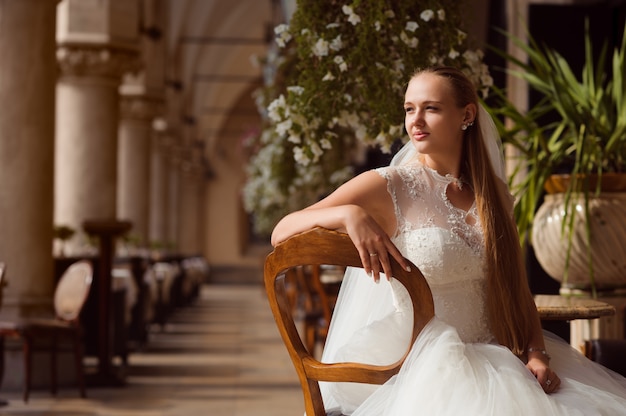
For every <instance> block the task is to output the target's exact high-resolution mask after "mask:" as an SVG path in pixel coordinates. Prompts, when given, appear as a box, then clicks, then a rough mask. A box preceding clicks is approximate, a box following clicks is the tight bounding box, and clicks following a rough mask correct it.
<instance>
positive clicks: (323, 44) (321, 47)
mask: <svg viewBox="0 0 626 416" xmlns="http://www.w3.org/2000/svg"><path fill="white" fill-rule="evenodd" d="M313 54H314V55H315V56H327V55H328V42H327V41H325V40H324V39H321V38H320V39H318V41H317V42H315V46H313Z"/></svg>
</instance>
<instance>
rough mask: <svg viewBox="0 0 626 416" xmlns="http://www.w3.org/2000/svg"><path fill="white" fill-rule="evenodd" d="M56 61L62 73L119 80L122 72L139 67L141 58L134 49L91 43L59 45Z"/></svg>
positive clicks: (133, 70) (136, 69)
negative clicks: (96, 45) (97, 45)
mask: <svg viewBox="0 0 626 416" xmlns="http://www.w3.org/2000/svg"><path fill="white" fill-rule="evenodd" d="M57 62H58V64H59V68H60V69H61V74H62V75H78V76H98V77H105V78H115V79H118V80H120V81H121V79H122V76H123V75H124V74H126V73H128V72H137V71H139V70H140V68H141V59H140V56H139V53H138V52H137V51H135V50H130V49H116V48H112V47H94V46H92V45H91V46H87V45H68V44H65V45H60V46H59V47H58V48H57Z"/></svg>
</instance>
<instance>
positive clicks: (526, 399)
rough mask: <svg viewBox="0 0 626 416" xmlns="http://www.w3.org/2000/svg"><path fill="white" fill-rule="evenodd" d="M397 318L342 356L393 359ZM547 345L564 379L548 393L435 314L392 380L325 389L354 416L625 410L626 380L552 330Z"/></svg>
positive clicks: (495, 349)
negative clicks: (389, 349) (388, 352)
mask: <svg viewBox="0 0 626 416" xmlns="http://www.w3.org/2000/svg"><path fill="white" fill-rule="evenodd" d="M400 318H401V317H400V316H399V315H396V316H393V314H392V315H391V316H390V317H389V320H383V321H379V322H378V323H377V324H376V325H373V326H372V327H370V328H368V329H367V330H366V331H364V332H361V333H359V334H358V335H357V336H356V337H355V338H354V340H355V343H354V344H352V345H347V346H346V347H345V348H343V349H342V350H341V354H340V355H339V356H338V357H340V358H348V357H355V355H359V356H360V358H364V356H367V357H368V358H369V359H368V361H369V362H376V361H379V362H388V361H389V360H388V358H386V359H384V356H385V354H383V350H384V349H385V348H384V345H388V346H391V345H395V344H394V341H397V338H396V339H394V337H396V336H397V335H399V333H395V331H394V329H393V327H394V326H395V325H394V322H393V321H394V320H399V319H400ZM374 334H376V338H375V339H377V340H378V341H377V344H379V345H381V344H382V348H377V347H376V348H370V347H371V345H372V344H371V343H372V338H370V339H369V342H367V343H364V341H365V340H366V339H367V338H368V337H369V336H373V335H374ZM402 342H404V340H403V339H402V340H400V343H402ZM545 342H546V348H547V349H548V350H549V351H550V354H551V355H552V360H551V367H552V368H553V369H554V371H556V373H557V374H558V376H559V377H560V378H561V388H560V389H559V391H558V392H556V393H553V394H546V393H545V392H544V391H543V389H542V388H541V386H540V385H539V383H538V382H537V380H536V379H535V377H534V376H533V375H532V374H531V373H530V371H528V369H526V367H525V365H524V363H523V362H522V361H520V360H519V359H518V358H517V357H516V356H514V355H513V354H512V353H511V352H510V351H509V350H508V349H507V348H505V347H502V346H500V345H495V344H466V343H463V342H462V341H461V340H460V338H459V337H458V335H457V332H456V330H455V329H454V328H453V327H451V326H449V325H447V324H445V323H443V322H441V321H440V320H438V319H437V318H434V319H433V320H432V321H431V322H430V323H429V324H428V325H427V326H426V327H425V328H424V330H423V331H422V333H421V334H420V335H419V337H418V339H417V340H416V342H415V343H414V345H413V347H412V349H411V352H410V354H409V356H408V358H407V360H406V361H405V363H404V365H403V367H402V369H401V371H400V373H399V374H398V375H397V376H395V377H393V378H392V379H391V380H389V382H387V383H386V384H384V385H383V386H369V385H360V384H351V383H338V384H337V383H335V384H333V385H330V386H327V393H326V394H327V395H330V396H332V398H330V397H329V401H333V402H334V403H335V405H338V406H339V407H341V408H342V410H343V412H344V413H346V414H352V415H354V416H361V415H371V416H394V415H397V416H408V415H429V416H432V415H437V416H442V415H455V416H458V415H464V416H465V415H476V416H489V415H520V416H521V415H523V416H528V415H532V416H541V415H581V416H583V415H584V416H590V415H607V416H609V415H610V416H616V415H626V379H625V378H624V377H622V376H620V375H618V374H617V373H614V372H612V371H610V370H608V369H606V368H604V367H602V366H600V365H598V364H596V363H594V362H592V361H590V360H588V359H587V358H586V357H584V356H583V355H582V354H581V353H580V352H578V351H577V350H575V349H573V348H572V347H571V346H570V345H569V344H567V343H566V342H564V341H563V340H562V339H560V338H558V337H556V336H555V335H553V334H550V333H548V332H546V333H545ZM368 345H369V346H370V347H368ZM368 351H378V352H374V354H373V355H370V354H369V353H368ZM343 354H345V356H342V355H343ZM376 354H378V355H379V356H378V357H376V356H375V355H376Z"/></svg>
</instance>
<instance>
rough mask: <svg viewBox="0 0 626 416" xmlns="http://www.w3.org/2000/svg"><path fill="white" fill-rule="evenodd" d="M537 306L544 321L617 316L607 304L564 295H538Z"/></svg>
mask: <svg viewBox="0 0 626 416" xmlns="http://www.w3.org/2000/svg"><path fill="white" fill-rule="evenodd" d="M535 304H536V305H537V311H538V312H539V317H540V318H541V319H542V320H558V321H572V320H575V319H596V318H599V317H601V316H611V315H615V307H614V306H613V305H609V304H608V303H606V302H601V301H598V300H594V299H585V298H578V297H572V296H562V295H536V296H535Z"/></svg>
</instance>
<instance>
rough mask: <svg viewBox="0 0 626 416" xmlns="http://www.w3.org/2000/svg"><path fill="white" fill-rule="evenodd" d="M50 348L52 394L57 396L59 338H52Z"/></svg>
mask: <svg viewBox="0 0 626 416" xmlns="http://www.w3.org/2000/svg"><path fill="white" fill-rule="evenodd" d="M51 343H52V345H51V346H50V393H52V395H53V396H56V395H57V337H56V336H52V338H51Z"/></svg>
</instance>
